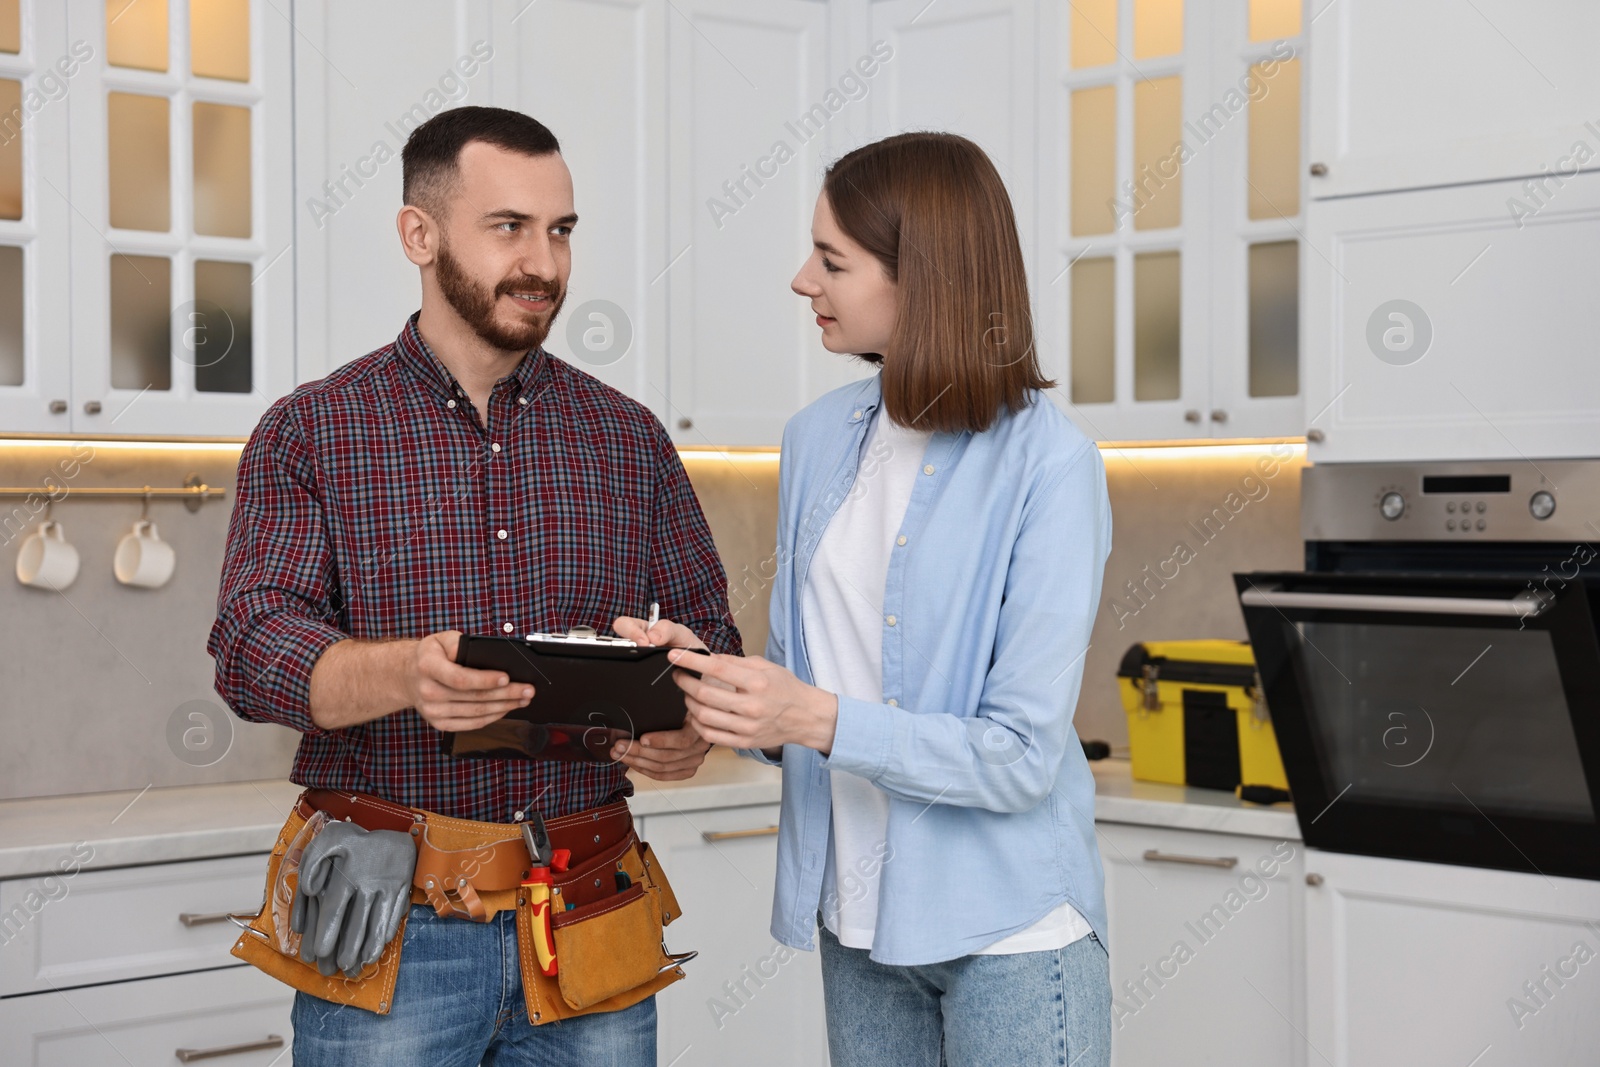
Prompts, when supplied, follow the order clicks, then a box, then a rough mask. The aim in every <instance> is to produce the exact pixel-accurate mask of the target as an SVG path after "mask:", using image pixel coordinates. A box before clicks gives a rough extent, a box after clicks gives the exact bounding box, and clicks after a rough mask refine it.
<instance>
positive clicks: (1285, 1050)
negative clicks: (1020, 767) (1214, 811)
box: [1097, 822, 1307, 1067]
mask: <svg viewBox="0 0 1600 1067" xmlns="http://www.w3.org/2000/svg"><path fill="white" fill-rule="evenodd" d="M1097 829H1098V830H1099V832H1100V855H1101V859H1102V861H1103V862H1104V865H1105V872H1106V904H1107V910H1108V913H1109V922H1110V928H1109V938H1108V940H1109V950H1110V955H1111V987H1112V988H1111V992H1112V1041H1111V1051H1112V1062H1113V1063H1114V1064H1117V1065H1120V1067H1143V1065H1147V1064H1169V1063H1186V1064H1196V1065H1201V1064H1205V1065H1215V1067H1247V1065H1250V1067H1254V1065H1260V1067H1290V1065H1300V1064H1305V1063H1306V1062H1307V1055H1306V1052H1305V1049H1304V1046H1303V1042H1302V1041H1301V1040H1300V1039H1299V1036H1298V1034H1299V1032H1300V1031H1301V1030H1303V1028H1304V1024H1303V1021H1302V1020H1303V1019H1304V1012H1305V1005H1304V995H1303V983H1302V977H1301V956H1300V950H1299V941H1300V938H1299V933H1300V924H1301V908H1302V894H1303V891H1304V888H1305V887H1304V884H1303V875H1302V872H1303V867H1302V864H1303V857H1302V855H1301V853H1302V852H1303V848H1302V846H1301V845H1300V843H1299V842H1298V841H1283V840H1275V839H1273V838H1266V837H1244V836H1237V835H1230V834H1219V833H1197V832H1193V831H1187V830H1172V829H1167V828H1164V827H1149V826H1129V825H1119V824H1114V823H1103V822H1102V823H1099V824H1097Z"/></svg>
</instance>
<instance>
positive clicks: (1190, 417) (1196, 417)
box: [1183, 408, 1200, 422]
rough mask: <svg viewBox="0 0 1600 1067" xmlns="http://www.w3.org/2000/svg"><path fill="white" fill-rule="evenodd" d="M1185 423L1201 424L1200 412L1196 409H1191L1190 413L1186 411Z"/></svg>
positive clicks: (1184, 414) (1184, 415)
mask: <svg viewBox="0 0 1600 1067" xmlns="http://www.w3.org/2000/svg"><path fill="white" fill-rule="evenodd" d="M1183 421H1184V422H1199V421H1200V413H1199V412H1198V411H1196V410H1195V409H1194V408H1190V409H1189V410H1188V411H1185V412H1184V413H1183Z"/></svg>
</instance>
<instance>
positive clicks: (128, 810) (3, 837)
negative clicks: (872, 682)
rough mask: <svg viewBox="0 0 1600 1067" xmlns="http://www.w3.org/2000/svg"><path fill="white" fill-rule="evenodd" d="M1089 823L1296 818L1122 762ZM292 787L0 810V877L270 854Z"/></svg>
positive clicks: (739, 797)
mask: <svg viewBox="0 0 1600 1067" xmlns="http://www.w3.org/2000/svg"><path fill="white" fill-rule="evenodd" d="M1092 766H1093V768H1094V777H1095V819H1096V820H1097V821H1101V822H1115V823H1132V824H1136V825H1144V826H1166V827H1173V828H1176V829H1184V830H1209V831H1212V832H1218V833H1232V834H1247V835H1252V836H1260V837H1275V838H1281V839H1289V840H1299V837H1300V828H1299V825H1298V824H1297V823H1296V822H1295V817H1294V810H1293V808H1291V807H1290V806H1289V805H1287V804H1277V805H1273V806H1272V807H1271V808H1262V807H1258V806H1256V805H1253V804H1245V803H1243V802H1242V801H1240V800H1238V799H1236V798H1235V797H1233V796H1232V795H1231V794H1228V793H1223V792H1219V791H1217V790H1212V789H1191V788H1188V787H1185V786H1174V785H1161V784H1158V783H1153V782H1136V781H1134V780H1133V778H1132V776H1131V774H1130V773H1129V769H1128V761H1127V760H1101V761H1099V762H1097V763H1095V764H1092ZM634 788H635V789H636V792H635V794H634V796H633V798H632V799H631V800H630V801H629V804H630V806H631V807H632V809H633V813H634V814H635V815H665V814H672V813H674V812H688V811H704V810H706V809H709V808H725V807H739V806H742V805H750V804H774V803H777V802H778V799H779V772H778V771H777V769H776V768H772V767H767V766H764V765H762V764H759V763H755V762H754V761H752V760H745V759H741V758H739V757H738V756H736V755H734V754H733V753H732V752H729V751H726V750H718V751H716V752H713V753H712V755H711V756H710V758H708V759H707V760H706V763H705V765H704V766H703V767H702V768H701V769H700V773H699V774H697V775H695V777H694V778H692V779H689V780H688V781H683V782H655V781H651V780H649V779H640V778H635V779H634ZM299 794H300V787H299V786H297V785H294V784H292V783H290V782H288V781H285V780H283V779H275V780H270V781H260V782H233V783H227V784H221V785H198V786H179V787H172V788H162V789H148V788H147V789H145V790H141V791H134V790H128V791H124V792H116V793H88V794H79V795H75V796H63V797H38V798H31V799H26V800H6V801H0V878H16V877H21V876H25V875H39V874H47V873H51V872H53V871H56V870H57V869H58V867H57V865H58V863H61V862H62V861H67V862H72V861H74V860H80V861H81V857H82V852H81V849H80V850H79V851H78V852H77V853H76V854H75V853H74V848H75V846H78V845H80V844H87V845H88V846H89V847H90V848H92V849H93V856H92V858H89V859H88V860H86V861H81V866H82V867H85V868H94V867H123V866H128V865H131V864H140V863H164V862H172V861H176V860H187V859H203V858H208V857H213V856H228V855H237V854H242V853H251V852H265V851H266V850H267V849H269V848H271V847H272V842H273V841H274V839H276V837H277V834H278V830H279V828H280V827H281V826H282V825H283V820H284V819H285V818H286V817H287V816H288V812H289V807H290V806H291V805H292V804H293V803H294V799H295V797H297V796H298V795H299Z"/></svg>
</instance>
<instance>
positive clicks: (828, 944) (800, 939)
mask: <svg viewBox="0 0 1600 1067" xmlns="http://www.w3.org/2000/svg"><path fill="white" fill-rule="evenodd" d="M812 237H813V241H814V244H815V249H814V251H813V253H812V255H811V257H810V258H809V259H808V260H807V261H806V263H805V265H804V266H803V267H802V268H801V270H800V273H799V274H798V275H796V277H795V279H794V283H793V288H794V291H795V292H796V293H798V294H799V295H801V296H802V297H804V298H806V299H807V300H809V301H810V302H811V308H812V310H813V311H815V312H816V314H817V324H818V325H819V326H820V327H821V329H822V343H823V345H824V346H825V347H827V348H828V349H829V350H830V351H833V352H838V353H845V354H855V355H857V356H859V357H860V358H862V359H864V360H868V361H870V362H872V363H875V364H877V365H878V366H879V367H880V368H881V370H880V373H878V374H876V375H874V376H872V377H870V378H868V379H866V380H865V381H861V382H857V383H854V384H852V385H849V386H846V387H844V388H841V389H837V390H835V391H833V392H831V393H829V394H828V395H826V396H824V397H822V398H821V399H820V400H818V401H817V402H816V403H814V404H812V405H810V406H809V407H807V408H806V409H805V410H804V411H802V412H800V413H799V414H798V415H796V416H795V417H794V418H793V419H792V420H790V422H789V425H788V427H787V428H786V429H785V431H784V439H783V460H782V468H781V475H780V488H779V518H778V556H777V561H778V564H779V568H778V575H777V577H776V580H775V583H774V588H773V597H772V616H771V636H770V638H769V639H768V643H767V656H766V659H741V658H739V657H736V656H725V655H715V656H712V655H705V654H701V653H698V652H693V651H689V650H688V649H684V650H682V651H675V652H673V653H671V655H672V657H673V658H674V661H675V662H677V663H679V664H680V665H682V666H684V667H688V668H692V669H694V670H696V671H699V672H701V674H702V675H703V676H704V677H703V678H701V679H696V678H694V677H691V676H689V675H687V674H684V673H683V672H678V674H677V677H678V684H679V685H680V686H682V687H683V689H684V691H685V693H686V694H687V697H688V706H689V715H690V720H691V722H692V723H693V724H694V725H695V727H696V728H697V729H698V730H699V732H700V733H701V735H702V736H704V737H705V738H706V739H707V740H710V741H712V742H714V743H717V744H724V745H729V746H733V747H736V748H739V749H741V750H744V751H745V752H746V754H748V755H750V756H752V757H753V758H757V759H762V760H765V761H768V762H772V763H777V764H779V765H781V766H782V767H783V814H782V819H781V824H780V831H779V847H778V878H777V900H776V902H775V904H774V909H773V925H772V932H773V935H774V936H775V937H776V938H778V940H780V941H782V942H783V943H785V944H788V945H791V946H795V947H801V948H807V949H809V948H812V947H813V935H814V933H815V934H816V935H817V938H818V939H819V940H820V941H821V946H822V975H823V983H824V987H825V1001H826V1004H827V1016H828V1041H829V1049H830V1052H831V1055H832V1060H833V1063H834V1067H850V1065H854V1064H870V1065H871V1067H892V1065H899V1064H905V1065H908V1067H909V1065H918V1067H921V1065H933V1064H937V1063H940V1062H941V1059H940V1057H941V1053H942V1056H943V1062H944V1063H948V1064H949V1065H951V1067H965V1065H979V1064H981V1065H983V1067H996V1065H1003V1064H1017V1065H1024V1064H1025V1065H1028V1067H1036V1065H1039V1064H1046V1063H1049V1064H1062V1065H1066V1064H1071V1065H1073V1067H1091V1065H1093V1064H1106V1063H1109V1059H1110V1029H1111V1028H1110V1019H1111V1015H1110V1009H1111V988H1110V980H1109V977H1108V968H1107V957H1106V952H1105V949H1104V947H1103V945H1102V941H1103V936H1104V931H1105V901H1104V889H1103V875H1102V872H1101V867H1100V856H1099V853H1098V851H1097V849H1096V846H1095V834H1094V822H1093V818H1094V781H1093V778H1092V776H1091V775H1090V772H1089V767H1088V764H1087V762H1086V761H1085V759H1084V756H1083V750H1082V748H1081V746H1080V745H1079V743H1078V737H1077V733H1076V732H1075V731H1074V729H1073V726H1072V713H1073V709H1074V706H1075V705H1076V703H1077V698H1078V691H1079V687H1080V685H1081V682H1082V678H1083V661H1084V655H1085V653H1086V652H1087V650H1088V644H1089V633H1090V629H1091V625H1092V622H1093V618H1094V614H1095V610H1096V608H1097V606H1098V604H1099V601H1100V587H1101V577H1102V573H1103V570H1104V567H1105V561H1106V556H1107V555H1108V553H1109V552H1110V545H1111V510H1110V503H1109V500H1108V498H1107V494H1106V480H1105V468H1104V465H1103V464H1102V462H1101V459H1100V454H1099V450H1098V449H1097V448H1096V447H1095V445H1094V443H1093V442H1092V441H1090V440H1088V439H1087V438H1085V437H1084V435H1083V434H1082V433H1080V432H1079V431H1078V430H1077V429H1076V428H1075V427H1074V426H1073V425H1072V423H1071V422H1070V421H1069V420H1068V419H1067V418H1066V417H1065V416H1064V415H1062V413H1061V412H1060V411H1059V410H1058V409H1057V408H1056V407H1055V405H1054V404H1053V403H1051V402H1050V400H1049V399H1048V398H1046V397H1045V396H1044V395H1043V393H1042V390H1045V389H1048V388H1050V387H1051V386H1052V385H1053V383H1052V382H1050V381H1048V380H1046V379H1045V378H1044V376H1043V374H1042V373H1041V371H1040V369H1039V364H1038V360H1037V358H1036V356H1035V352H1034V344H1033V327H1032V316H1031V313H1030V311H1029V304H1028V291H1027V279H1026V276H1025V273H1024V268H1023V261H1022V251H1021V248H1020V245H1019V242H1018V239H1017V231H1016V223H1015V220H1014V218H1013V215H1012V210H1011V202H1010V199H1009V198H1008V197H1007V195H1006V191H1005V187H1004V186H1003V184H1002V183H1001V181H1000V176H999V175H998V174H997V173H996V172H995V169H994V166H993V165H992V164H991V163H990V161H989V159H988V158H987V157H986V156H985V155H984V154H983V152H982V150H981V149H979V148H978V147H977V146H976V145H974V144H973V143H972V142H971V141H968V140H966V139H964V138H961V137H957V136H954V135H951V134H939V133H913V134H904V135H900V136H897V137H890V138H888V139H886V140H883V141H879V142H877V143H875V144H870V145H867V146H865V147H863V148H858V149H856V150H855V151H853V152H851V153H850V154H848V155H846V156H845V157H844V158H842V159H840V160H839V161H838V162H837V163H836V164H834V165H833V167H832V168H830V169H829V171H828V174H827V177H826V179H825V181H824V184H823V189H822V194H821V196H820V197H819V198H818V200H817V207H816V214H815V216H814V219H813V223H812ZM674 636H677V635H676V634H674ZM652 637H653V638H655V639H656V640H659V641H661V642H662V643H673V644H678V643H680V642H678V641H676V640H671V639H670V638H667V637H666V634H665V632H664V631H655V632H652ZM683 643H687V642H683ZM718 683H720V684H718ZM814 923H820V926H821V930H820V932H817V931H816V928H815V926H814V925H813V924H814Z"/></svg>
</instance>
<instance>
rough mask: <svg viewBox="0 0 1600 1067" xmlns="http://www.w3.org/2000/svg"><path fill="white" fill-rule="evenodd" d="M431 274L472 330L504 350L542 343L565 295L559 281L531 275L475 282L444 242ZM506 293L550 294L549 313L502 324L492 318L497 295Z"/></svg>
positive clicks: (498, 297) (527, 348) (498, 300)
mask: <svg viewBox="0 0 1600 1067" xmlns="http://www.w3.org/2000/svg"><path fill="white" fill-rule="evenodd" d="M434 277H435V278H436V279H437V280H438V282H439V291H440V292H442V293H443V294H444V298H445V300H447V301H449V303H450V306H451V307H452V308H454V309H455V312H456V314H457V315H460V316H461V319H462V321H463V322H465V323H466V324H467V325H468V326H470V327H472V332H473V333H475V334H477V335H478V336H479V337H481V338H483V340H484V342H485V343H487V344H490V345H493V346H494V347H495V348H498V349H501V350H502V351H507V352H510V351H522V352H529V351H532V350H533V349H535V348H538V347H539V346H540V345H542V344H544V339H545V338H546V337H548V336H549V335H550V327H551V326H552V325H554V323H555V321H556V316H557V315H559V314H560V313H561V305H562V304H563V303H565V302H566V299H567V294H566V292H565V291H564V290H563V289H562V288H561V285H560V283H558V282H556V281H554V280H547V279H544V278H538V277H533V276H524V277H521V278H515V279H510V280H507V281H502V282H501V283H500V284H499V285H497V286H496V287H495V288H494V289H492V290H491V289H488V288H487V287H485V286H482V285H479V284H478V283H477V282H476V281H474V280H473V279H472V278H471V277H470V276H469V275H468V274H467V272H466V271H465V270H463V269H462V266H461V261H460V260H458V259H456V258H455V256H453V255H451V254H450V249H449V247H448V246H441V247H440V249H439V261H438V264H437V266H436V270H435V272H434ZM507 293H543V294H545V295H546V296H548V297H549V298H550V310H549V313H548V314H547V315H545V316H544V317H543V318H536V319H533V320H532V321H526V320H525V321H522V322H519V323H517V324H516V325H510V326H508V325H504V324H502V323H501V322H500V321H499V320H498V319H497V318H496V316H495V311H496V308H497V306H498V304H499V302H500V298H501V297H502V296H504V295H505V294H507Z"/></svg>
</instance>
